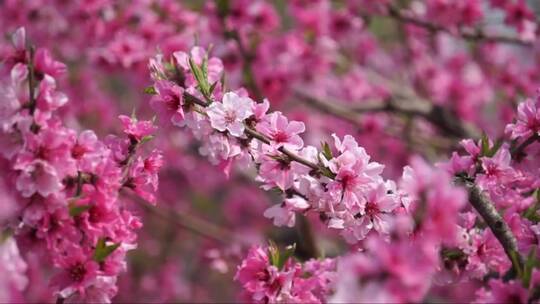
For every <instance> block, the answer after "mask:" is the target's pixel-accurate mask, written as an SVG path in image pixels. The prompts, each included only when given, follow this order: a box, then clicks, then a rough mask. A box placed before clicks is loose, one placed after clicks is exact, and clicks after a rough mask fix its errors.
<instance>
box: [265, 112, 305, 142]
mask: <svg viewBox="0 0 540 304" xmlns="http://www.w3.org/2000/svg"><path fill="white" fill-rule="evenodd" d="M305 129H306V128H305V126H304V123H303V122H300V121H291V122H289V121H288V119H287V117H285V116H283V114H281V112H273V113H271V114H269V115H267V116H266V117H265V118H264V119H263V120H262V121H261V122H260V123H259V124H258V125H257V130H258V131H260V132H261V133H263V134H264V135H266V136H268V137H269V138H270V145H271V146H272V148H274V149H278V148H280V147H284V148H286V149H291V150H299V149H301V148H302V147H303V146H304V141H303V140H302V138H301V137H300V136H299V135H298V134H300V133H303V132H304V131H305Z"/></svg>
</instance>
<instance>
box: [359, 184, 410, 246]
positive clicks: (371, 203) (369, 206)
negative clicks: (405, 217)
mask: <svg viewBox="0 0 540 304" xmlns="http://www.w3.org/2000/svg"><path fill="white" fill-rule="evenodd" d="M399 205H400V201H399V200H398V199H397V197H396V196H395V195H393V194H388V193H387V189H386V187H385V185H384V184H379V185H378V186H377V187H376V188H374V189H371V190H370V191H368V192H367V194H366V204H365V208H364V211H363V214H362V216H361V217H360V219H359V221H360V224H359V229H360V231H359V232H360V238H361V239H362V238H364V237H365V236H366V235H367V233H368V232H369V231H370V230H371V229H375V230H376V231H377V232H379V233H381V234H388V233H389V232H390V226H391V225H392V220H393V216H392V215H391V213H392V212H393V211H394V209H396V208H397V207H398V206H399Z"/></svg>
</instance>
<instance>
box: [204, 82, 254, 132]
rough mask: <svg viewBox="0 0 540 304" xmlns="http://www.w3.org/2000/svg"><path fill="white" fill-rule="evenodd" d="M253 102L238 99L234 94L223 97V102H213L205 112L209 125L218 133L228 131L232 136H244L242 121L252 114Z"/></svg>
mask: <svg viewBox="0 0 540 304" xmlns="http://www.w3.org/2000/svg"><path fill="white" fill-rule="evenodd" d="M252 104H253V100H251V99H250V98H248V97H240V96H238V95H237V94H236V93H234V92H228V93H225V95H223V102H221V103H220V102H213V103H212V104H211V105H210V106H209V107H208V108H207V110H206V113H207V114H208V117H210V124H211V125H212V127H213V128H214V129H216V130H218V131H221V132H224V131H225V130H227V131H229V133H230V134H231V135H232V136H235V137H240V136H242V135H243V134H244V129H245V127H244V120H245V119H246V118H248V117H249V116H251V115H252V114H253V112H252V110H251V107H252Z"/></svg>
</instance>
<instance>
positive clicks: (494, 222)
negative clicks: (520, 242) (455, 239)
mask: <svg viewBox="0 0 540 304" xmlns="http://www.w3.org/2000/svg"><path fill="white" fill-rule="evenodd" d="M457 182H458V184H461V185H463V186H464V187H465V188H466V189H467V192H468V193H469V202H470V203H471V205H472V206H473V208H474V209H475V210H476V211H477V212H478V214H480V216H481V217H482V219H483V220H484V222H486V224H487V225H488V227H489V229H490V230H491V232H493V235H495V237H496V238H497V240H498V241H499V243H500V244H501V245H502V247H503V249H504V252H505V253H506V255H507V256H508V258H509V259H510V261H511V262H512V265H513V267H514V269H521V268H522V267H523V258H522V257H521V255H520V253H519V251H518V247H517V240H516V237H515V236H514V234H513V232H512V230H511V229H510V227H508V224H507V223H506V222H505V221H504V219H503V218H502V217H501V215H500V214H499V212H498V211H497V209H496V208H495V206H494V205H493V203H492V202H491V201H490V200H489V198H488V197H486V196H485V195H484V194H483V193H482V190H481V189H480V188H479V187H478V186H476V185H475V184H474V182H472V181H471V180H469V179H467V178H463V177H459V178H458V179H457ZM516 257H517V261H516V260H515V258H516ZM516 263H517V265H516Z"/></svg>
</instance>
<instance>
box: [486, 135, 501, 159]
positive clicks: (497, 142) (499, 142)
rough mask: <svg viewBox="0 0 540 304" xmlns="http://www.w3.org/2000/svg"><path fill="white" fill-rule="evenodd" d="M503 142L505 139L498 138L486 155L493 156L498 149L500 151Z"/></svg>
mask: <svg viewBox="0 0 540 304" xmlns="http://www.w3.org/2000/svg"><path fill="white" fill-rule="evenodd" d="M502 144H503V141H502V140H501V139H499V140H497V141H496V142H495V144H494V145H493V147H491V149H489V151H488V152H487V154H486V156H487V157H493V155H495V153H497V151H499V148H500V147H501V146H502Z"/></svg>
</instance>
